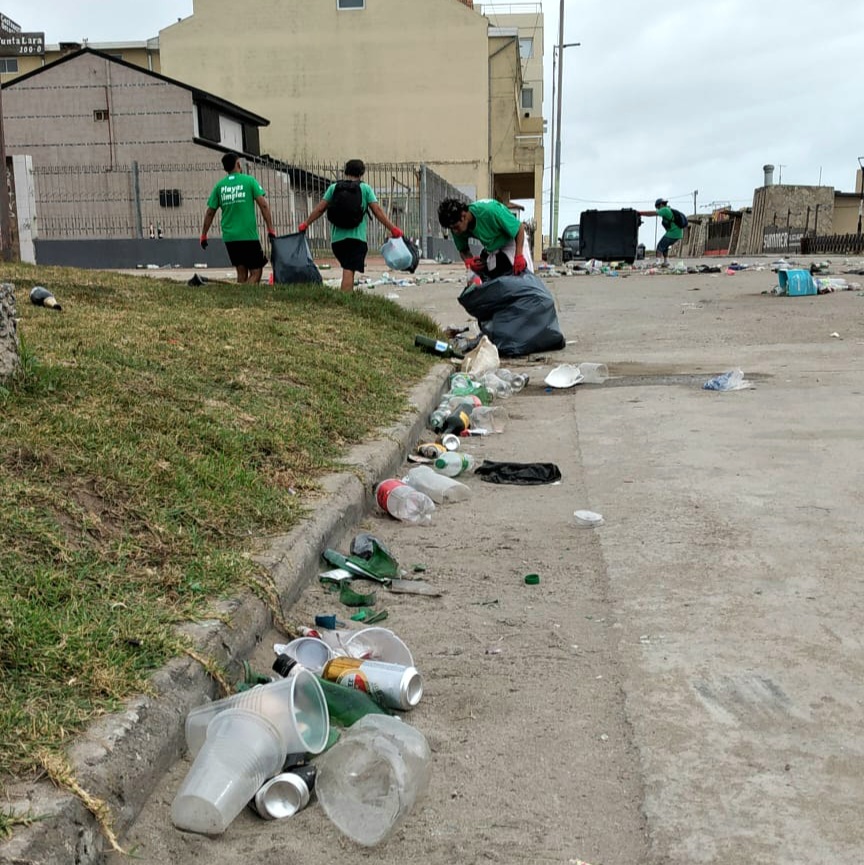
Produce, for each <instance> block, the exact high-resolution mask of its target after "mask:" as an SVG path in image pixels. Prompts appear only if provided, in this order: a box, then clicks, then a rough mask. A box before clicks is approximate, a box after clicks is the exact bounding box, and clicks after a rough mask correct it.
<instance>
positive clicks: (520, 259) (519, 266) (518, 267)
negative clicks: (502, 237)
mask: <svg viewBox="0 0 864 865" xmlns="http://www.w3.org/2000/svg"><path fill="white" fill-rule="evenodd" d="M527 269H528V262H527V261H525V256H524V255H514V256H513V273H522V272H523V271H525V270H527Z"/></svg>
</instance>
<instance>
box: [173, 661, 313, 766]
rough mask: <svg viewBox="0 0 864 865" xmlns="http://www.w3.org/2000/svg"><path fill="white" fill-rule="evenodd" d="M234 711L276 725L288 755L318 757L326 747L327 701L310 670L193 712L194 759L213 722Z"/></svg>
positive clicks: (189, 731)
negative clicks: (258, 717) (242, 711)
mask: <svg viewBox="0 0 864 865" xmlns="http://www.w3.org/2000/svg"><path fill="white" fill-rule="evenodd" d="M231 709H244V710H246V711H249V712H254V713H256V714H258V715H260V716H261V717H262V718H264V719H266V720H267V721H269V722H270V723H271V724H273V725H274V726H275V727H276V730H277V731H278V733H279V736H280V737H281V739H282V743H283V744H284V746H285V753H286V754H307V753H308V754H319V753H320V752H321V751H323V750H324V747H325V746H326V744H327V737H328V735H329V733H330V715H329V713H328V711H327V701H326V699H325V698H324V692H323V691H322V690H321V685H320V684H319V683H318V679H317V678H316V676H315V675H314V674H313V673H310V672H309V670H304V669H297V670H296V672H294V671H292V673H291V676H290V677H289V678H287V679H280V680H279V681H278V682H272V683H270V684H268V685H259V686H258V687H257V688H252V689H250V690H249V691H244V692H243V693H241V694H234V695H233V696H231V697H226V698H225V699H224V700H217V701H216V702H214V703H208V704H207V705H204V706H199V707H198V708H197V709H193V710H192V711H191V712H190V713H189V714H188V715H187V716H186V744H187V745H188V747H189V752H190V753H191V754H192V755H193V756H194V755H195V754H197V753H198V752H199V749H200V748H201V747H202V746H203V745H204V743H205V741H206V738H207V736H208V735H209V728H210V726H211V725H212V722H213V720H214V719H215V718H216V717H218V716H219V715H221V714H224V713H225V712H226V711H229V710H231ZM280 768H281V767H280Z"/></svg>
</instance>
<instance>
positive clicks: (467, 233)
mask: <svg viewBox="0 0 864 865" xmlns="http://www.w3.org/2000/svg"><path fill="white" fill-rule="evenodd" d="M438 222H439V223H440V224H441V227H442V228H446V229H447V230H448V231H449V232H450V233H451V234H452V235H453V243H454V244H455V245H456V249H457V250H458V251H459V255H461V256H462V261H464V262H465V266H466V267H467V268H469V269H470V270H473V271H474V273H476V274H477V275H478V276H480V277H482V278H483V279H494V278H495V277H497V276H506V275H507V274H509V273H516V274H519V273H523V272H524V271H526V270H527V271H528V272H529V273H533V272H534V263H533V262H532V261H531V251H530V250H529V249H528V244H527V242H526V240H525V226H524V225H523V224H522V223H521V222H520V221H519V220H518V219H517V218H516V216H515V215H514V214H513V213H512V212H511V211H510V210H508V209H507V208H506V207H505V206H504V205H503V204H502V203H501V202H500V201H495V200H494V199H491V198H489V199H481V200H480V201H475V202H474V203H473V204H466V203H465V202H464V201H460V200H459V199H458V198H445V199H444V200H443V201H442V202H441V203H440V204H439V205H438ZM472 237H474V238H476V239H477V240H479V241H480V244H481V245H482V247H483V251H482V253H481V254H480V255H478V256H474V255H472V254H471V248H470V247H469V245H468V241H469V239H470V238H472Z"/></svg>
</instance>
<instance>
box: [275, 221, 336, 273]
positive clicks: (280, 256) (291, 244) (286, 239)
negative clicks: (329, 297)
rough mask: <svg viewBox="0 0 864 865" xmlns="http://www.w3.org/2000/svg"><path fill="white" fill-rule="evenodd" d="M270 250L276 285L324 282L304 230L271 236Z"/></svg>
mask: <svg viewBox="0 0 864 865" xmlns="http://www.w3.org/2000/svg"><path fill="white" fill-rule="evenodd" d="M270 252H271V255H270V257H271V258H272V259H273V282H274V283H275V284H276V285H296V284H297V283H307V284H308V283H310V282H311V283H320V282H323V280H322V279H321V274H320V273H319V272H318V268H317V267H315V262H314V261H313V260H312V253H311V251H310V250H309V243H308V242H307V240H306V235H305V234H304V233H303V232H300V231H297V232H295V233H294V234H283V235H281V236H280V237H273V238H271V241H270Z"/></svg>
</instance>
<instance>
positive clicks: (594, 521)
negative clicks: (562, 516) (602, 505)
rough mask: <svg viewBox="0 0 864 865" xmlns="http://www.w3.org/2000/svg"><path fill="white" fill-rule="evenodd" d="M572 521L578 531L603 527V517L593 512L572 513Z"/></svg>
mask: <svg viewBox="0 0 864 865" xmlns="http://www.w3.org/2000/svg"><path fill="white" fill-rule="evenodd" d="M573 519H574V520H575V521H576V525H577V526H579V528H580V529H593V528H596V527H597V526H602V525H603V522H604V520H603V516H602V515H601V514H598V513H595V512H594V511H573Z"/></svg>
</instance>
